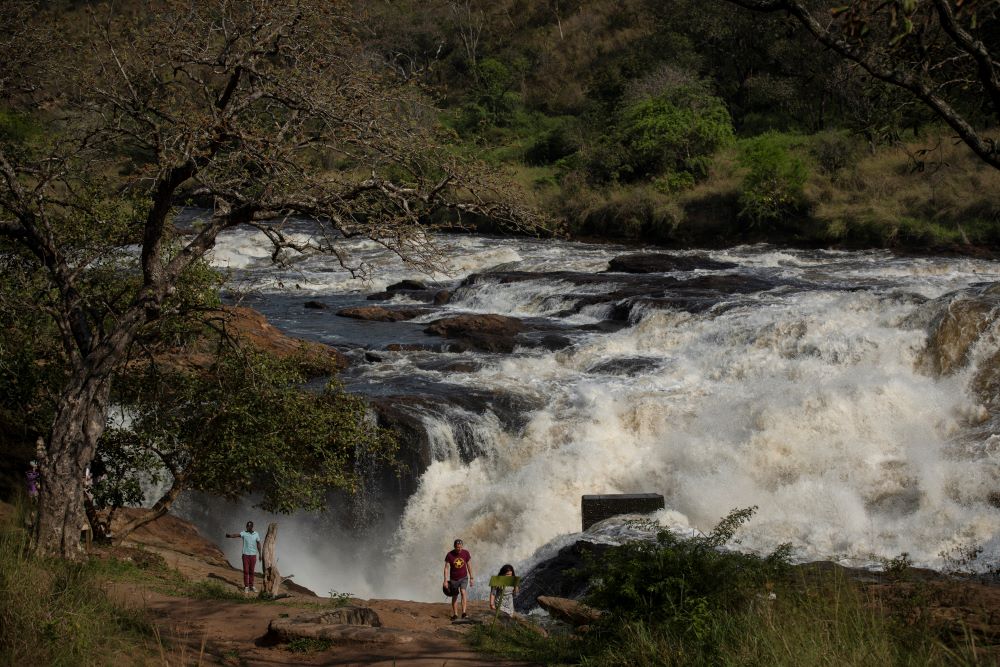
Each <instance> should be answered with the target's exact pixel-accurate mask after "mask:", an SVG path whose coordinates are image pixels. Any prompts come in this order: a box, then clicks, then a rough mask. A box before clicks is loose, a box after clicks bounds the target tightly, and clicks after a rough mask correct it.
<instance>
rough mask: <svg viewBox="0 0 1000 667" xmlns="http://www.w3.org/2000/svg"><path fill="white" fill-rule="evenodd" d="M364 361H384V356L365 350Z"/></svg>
mask: <svg viewBox="0 0 1000 667" xmlns="http://www.w3.org/2000/svg"><path fill="white" fill-rule="evenodd" d="M365 361H367V362H368V363H372V364H377V363H379V362H381V361H385V358H384V357H383V356H382V355H380V354H377V353H375V352H365Z"/></svg>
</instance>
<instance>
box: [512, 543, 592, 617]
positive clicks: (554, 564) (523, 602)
mask: <svg viewBox="0 0 1000 667" xmlns="http://www.w3.org/2000/svg"><path fill="white" fill-rule="evenodd" d="M610 548H611V547H610V545H608V544H602V543H599V542H590V541H588V540H578V541H576V542H574V543H573V544H569V545H567V546H565V547H563V548H562V549H560V550H559V551H558V553H556V555H554V556H552V557H551V558H548V559H546V560H544V561H542V562H540V563H538V564H537V565H535V567H533V568H531V570H530V571H529V572H528V573H527V575H525V576H524V577H523V578H522V580H521V585H520V587H519V588H518V591H517V595H516V596H515V597H514V608H515V609H517V610H518V611H528V610H530V609H533V608H534V607H535V606H536V605H537V603H538V602H537V601H538V598H539V596H549V597H558V598H569V599H573V600H576V599H579V598H581V597H583V596H584V595H585V594H586V593H587V590H588V589H589V582H588V580H587V578H586V577H585V576H584V575H582V574H580V572H581V571H582V568H583V566H584V565H585V564H586V562H587V560H588V559H597V558H600V557H601V555H603V554H604V552H606V551H607V550H608V549H610Z"/></svg>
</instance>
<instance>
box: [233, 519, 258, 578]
mask: <svg viewBox="0 0 1000 667" xmlns="http://www.w3.org/2000/svg"><path fill="white" fill-rule="evenodd" d="M226 537H232V538H242V539H243V592H245V593H256V592H257V588H256V587H255V586H254V585H253V572H254V570H255V569H256V567H257V554H259V553H260V549H261V546H260V534H259V533H258V532H257V531H256V530H254V529H253V521H247V529H246V530H244V531H243V532H241V533H226Z"/></svg>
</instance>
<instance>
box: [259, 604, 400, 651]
mask: <svg viewBox="0 0 1000 667" xmlns="http://www.w3.org/2000/svg"><path fill="white" fill-rule="evenodd" d="M296 639H324V640H327V641H332V642H338V643H351V644H405V643H408V642H412V641H413V635H412V634H411V633H408V632H405V631H403V630H398V629H394V628H385V627H382V622H381V621H380V620H379V617H378V614H376V613H375V611H374V610H372V609H370V608H368V607H358V606H349V607H340V608H338V609H330V610H327V611H321V612H314V613H307V614H298V615H296V616H291V617H287V618H281V617H279V618H276V619H274V620H272V621H271V622H270V623H269V624H268V627H267V635H266V640H267V641H268V642H273V643H281V642H290V641H294V640H296Z"/></svg>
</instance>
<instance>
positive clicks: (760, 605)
mask: <svg viewBox="0 0 1000 667" xmlns="http://www.w3.org/2000/svg"><path fill="white" fill-rule="evenodd" d="M748 517H749V513H745V514H743V515H738V514H735V513H734V514H732V515H730V517H728V518H727V519H726V520H724V522H723V523H721V524H720V527H718V528H716V530H715V531H713V533H711V534H710V535H708V536H705V537H701V538H694V539H693V540H681V539H679V538H676V537H673V536H671V535H669V534H667V533H661V534H660V536H659V541H658V542H657V543H633V544H626V545H623V546H621V547H615V548H614V549H611V550H610V551H608V552H607V554H606V555H605V556H603V557H602V558H601V560H600V561H599V562H595V563H592V564H591V565H590V566H589V567H588V568H587V571H588V574H589V575H590V577H591V583H592V588H591V592H590V594H589V597H588V600H587V601H588V602H590V603H591V604H593V605H594V606H595V607H598V608H600V609H602V610H604V612H605V613H604V615H603V616H602V618H601V620H600V621H598V622H597V623H595V624H594V625H593V626H591V627H590V628H589V631H587V632H582V633H581V632H577V633H575V634H569V632H568V631H565V632H558V631H556V630H554V631H553V633H552V634H550V635H549V636H547V637H546V636H542V635H540V634H538V633H536V632H532V631H531V630H528V629H525V628H523V627H516V626H515V627H505V628H501V627H497V628H496V629H495V630H494V631H491V630H490V629H488V628H483V629H480V630H479V631H478V632H477V633H476V634H475V635H474V636H473V638H472V641H473V645H474V646H475V648H476V649H477V650H480V651H484V652H489V653H494V654H497V655H503V656H506V657H511V658H518V659H523V660H530V661H534V662H537V663H540V664H546V665H563V664H565V665H595V666H596V665H601V666H605V665H613V666H621V667H625V666H628V667H633V666H634V667H644V666H647V665H648V666H652V665H678V666H680V665H734V666H735V665H761V666H763V665H768V666H771V665H787V666H789V667H792V666H796V665H831V666H832V665H871V666H872V667H875V666H883V665H942V666H943V665H980V664H983V665H985V664H995V661H996V660H997V657H998V656H997V653H996V650H995V647H990V646H987V647H983V646H980V645H979V641H980V640H981V639H982V637H976V636H974V635H973V634H972V633H970V632H968V631H966V630H965V628H964V626H962V624H961V623H958V622H956V621H955V619H950V620H948V619H946V618H943V617H942V616H941V615H940V614H939V613H937V612H939V611H940V607H941V603H942V602H943V601H944V599H945V598H946V597H947V596H948V595H950V594H953V593H954V590H955V589H954V587H952V591H951V593H947V592H945V590H944V589H942V588H935V587H934V586H932V585H929V584H927V585H925V584H922V583H919V582H913V581H905V582H904V581H894V582H893V585H891V586H889V587H887V588H886V587H880V586H882V585H869V584H863V583H859V582H858V581H857V580H856V579H855V578H852V577H850V576H848V575H847V574H846V573H845V571H844V570H842V569H839V568H835V567H828V568H824V567H818V566H804V567H790V566H789V565H788V562H787V552H786V551H785V550H784V549H779V550H777V551H776V552H775V553H774V554H771V555H770V556H768V557H766V558H761V557H758V556H754V555H750V554H740V553H737V552H729V551H719V550H718V547H719V546H720V545H721V544H722V543H724V542H727V541H728V540H729V539H730V538H731V537H732V535H733V531H734V530H735V528H736V527H738V525H739V523H741V522H742V521H744V520H746V519H747V518H748ZM727 521H728V522H729V523H728V525H726V522H727ZM893 576H904V577H905V576H906V572H905V571H900V572H896V573H895V574H894V575H893ZM901 590H903V591H905V594H899V592H900V591H901ZM963 604H974V603H972V602H970V600H969V599H965V601H964V602H963ZM956 630H957V632H956Z"/></svg>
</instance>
